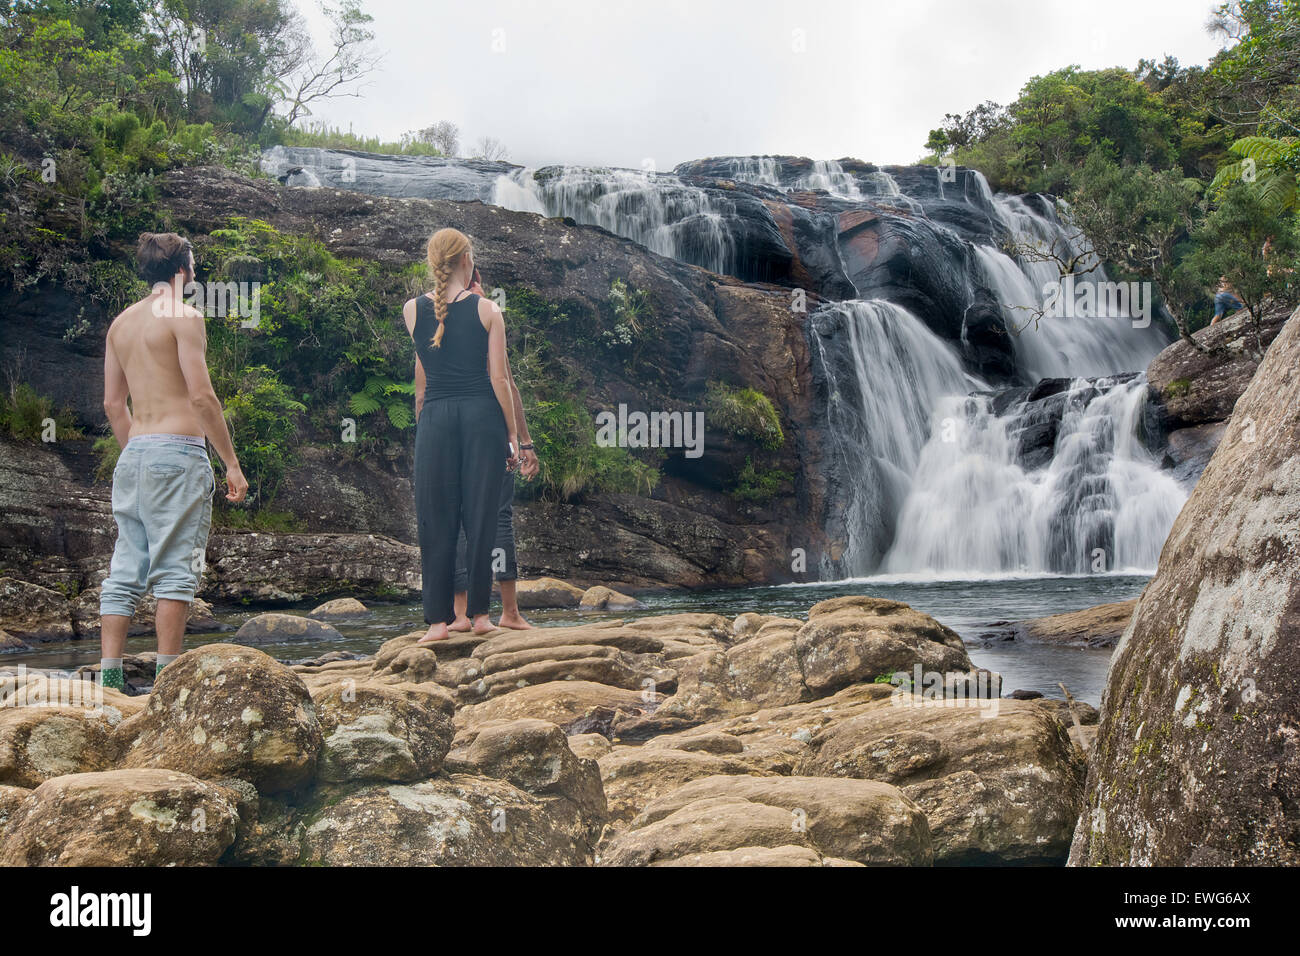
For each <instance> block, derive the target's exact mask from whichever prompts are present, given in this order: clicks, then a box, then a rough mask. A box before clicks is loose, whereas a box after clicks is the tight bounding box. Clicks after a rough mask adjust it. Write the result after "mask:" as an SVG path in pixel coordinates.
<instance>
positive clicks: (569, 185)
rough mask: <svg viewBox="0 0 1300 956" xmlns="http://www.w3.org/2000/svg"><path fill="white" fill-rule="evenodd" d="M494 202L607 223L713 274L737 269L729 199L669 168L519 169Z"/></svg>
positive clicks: (504, 180)
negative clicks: (685, 180)
mask: <svg viewBox="0 0 1300 956" xmlns="http://www.w3.org/2000/svg"><path fill="white" fill-rule="evenodd" d="M492 203H493V204H494V205H498V206H504V207H505V208H507V209H514V210H516V211H519V212H535V213H540V214H542V215H544V216H552V217H554V216H568V217H570V218H572V219H574V220H575V221H577V222H580V223H584V224H586V225H593V226H601V227H603V228H605V229H608V230H609V231H610V232H612V233H615V234H617V235H620V236H624V237H626V238H628V239H632V240H634V241H635V242H639V243H640V244H641V245H643V246H645V247H646V248H648V249H651V250H653V251H654V252H657V253H659V254H660V255H664V256H669V257H671V258H674V259H680V260H681V261H683V262H689V263H691V264H693V265H697V266H703V267H704V268H706V269H711V270H713V271H714V272H720V273H727V274H734V273H735V271H736V270H737V264H736V249H735V241H734V239H733V236H732V233H731V231H730V230H729V229H727V228H726V218H727V217H728V216H734V214H735V209H734V207H733V206H732V205H731V204H730V203H728V202H727V201H726V200H725V199H723V198H720V197H718V196H717V195H716V194H712V193H709V192H707V191H706V190H704V189H701V188H699V187H697V186H690V185H687V184H686V183H683V182H682V181H681V180H680V179H679V178H678V177H676V176H674V175H672V174H670V173H652V172H644V171H639V170H634V169H618V168H613V167H587V166H564V167H547V168H546V169H544V170H532V169H518V170H514V171H512V172H510V173H507V174H503V175H501V176H500V177H499V178H498V179H497V182H496V184H495V186H494V188H493V192H492Z"/></svg>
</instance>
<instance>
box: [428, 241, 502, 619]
mask: <svg viewBox="0 0 1300 956" xmlns="http://www.w3.org/2000/svg"><path fill="white" fill-rule="evenodd" d="M428 260H429V272H430V274H431V275H432V276H433V292H432V293H426V294H424V295H421V296H418V297H416V298H414V299H411V300H410V301H409V302H407V303H406V305H405V306H404V307H403V309H402V316H403V318H404V319H405V320H406V329H407V331H408V332H409V333H410V334H411V339H412V341H413V342H414V344H415V416H416V427H415V512H416V518H417V521H418V524H419V529H418V537H419V542H420V565H421V573H422V575H423V579H424V580H423V599H424V622H425V623H426V624H428V625H429V630H428V633H426V634H425V635H424V637H422V638H420V641H419V643H421V644H428V643H431V642H433V641H441V640H445V639H446V638H447V636H448V631H447V625H448V624H450V623H452V622H453V621H454V620H455V619H456V613H455V610H454V603H453V601H454V595H455V589H456V588H455V578H456V539H457V536H458V534H459V532H460V529H461V528H462V527H464V529H465V541H466V571H467V572H468V577H469V591H468V600H467V604H468V606H467V610H468V612H469V615H470V616H471V617H472V618H473V621H474V625H473V629H474V632H475V633H476V634H483V633H486V632H487V631H490V630H492V629H493V628H492V624H491V622H490V621H489V619H488V609H489V606H490V604H489V602H490V601H491V597H492V546H493V542H494V540H495V537H496V520H497V507H498V502H499V499H500V494H501V483H502V481H503V479H504V477H505V471H506V469H507V468H508V467H513V466H514V465H515V464H516V459H515V458H514V455H515V454H516V453H517V451H516V450H517V449H518V447H519V438H518V434H519V432H518V428H517V427H516V424H515V409H514V399H513V395H512V392H511V388H510V379H509V375H508V373H507V371H506V326H505V317H504V316H503V315H502V312H501V309H500V308H499V307H498V306H497V304H496V303H495V302H493V301H492V300H491V299H488V298H484V297H483V296H480V295H478V294H476V293H474V292H472V291H470V289H469V286H470V283H471V281H472V279H473V276H474V251H473V249H472V247H471V246H470V242H469V238H468V237H467V236H466V235H465V234H464V233H462V232H460V231H459V230H456V229H450V228H448V229H439V230H438V231H437V232H435V233H434V234H433V235H432V236H431V237H430V238H429V245H428Z"/></svg>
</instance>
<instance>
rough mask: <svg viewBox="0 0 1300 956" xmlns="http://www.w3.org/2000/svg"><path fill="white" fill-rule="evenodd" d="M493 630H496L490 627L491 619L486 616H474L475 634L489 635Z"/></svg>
mask: <svg viewBox="0 0 1300 956" xmlns="http://www.w3.org/2000/svg"><path fill="white" fill-rule="evenodd" d="M495 630H496V628H495V627H493V626H492V619H491V618H489V617H488V616H487V615H486V614H479V615H477V616H475V618H474V633H475V634H490V633H491V632H493V631H495Z"/></svg>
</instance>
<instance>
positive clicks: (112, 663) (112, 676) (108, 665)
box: [99, 657, 126, 690]
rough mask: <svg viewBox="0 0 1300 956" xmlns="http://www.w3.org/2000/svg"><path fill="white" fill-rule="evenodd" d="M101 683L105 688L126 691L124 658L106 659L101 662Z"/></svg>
mask: <svg viewBox="0 0 1300 956" xmlns="http://www.w3.org/2000/svg"><path fill="white" fill-rule="evenodd" d="M99 681H100V683H101V684H103V686H105V687H112V688H114V689H115V690H126V675H125V674H124V673H123V672H122V658H120V657H105V658H103V659H102V660H100V662H99Z"/></svg>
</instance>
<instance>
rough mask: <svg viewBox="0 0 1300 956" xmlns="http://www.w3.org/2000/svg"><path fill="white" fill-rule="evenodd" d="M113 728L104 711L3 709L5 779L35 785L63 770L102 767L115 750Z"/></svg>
mask: <svg viewBox="0 0 1300 956" xmlns="http://www.w3.org/2000/svg"><path fill="white" fill-rule="evenodd" d="M112 732H113V728H112V725H111V723H110V722H109V720H108V718H107V716H106V715H105V714H103V713H102V712H100V713H96V712H94V711H89V710H86V709H81V708H72V707H40V706H36V707H8V706H6V707H3V708H0V784H9V785H10V786H16V787H36V786H39V785H40V784H42V783H44V782H45V781H47V780H49V779H51V778H53V777H60V776H63V775H64V774H69V773H83V772H86V771H91V770H103V769H105V768H106V767H107V766H108V765H109V762H110V757H111V754H112Z"/></svg>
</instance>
